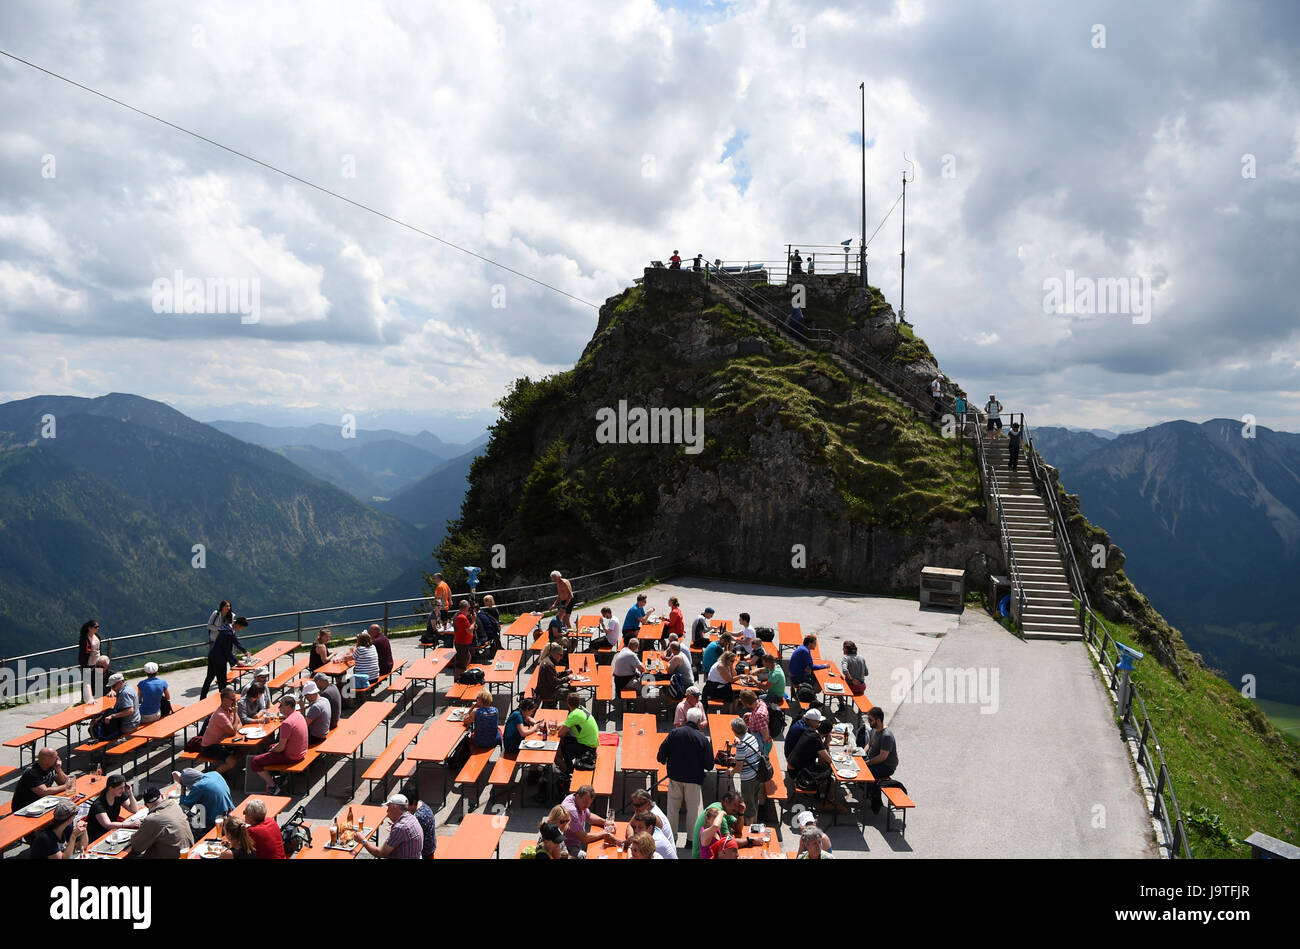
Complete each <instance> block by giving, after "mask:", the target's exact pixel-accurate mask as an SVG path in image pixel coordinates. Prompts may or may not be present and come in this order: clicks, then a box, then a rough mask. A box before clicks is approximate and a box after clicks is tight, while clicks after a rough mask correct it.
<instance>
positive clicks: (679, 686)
mask: <svg viewBox="0 0 1300 949" xmlns="http://www.w3.org/2000/svg"><path fill="white" fill-rule="evenodd" d="M693 682H694V680H693V679H692V680H691V681H690V682H688V681H686V674H685V673H684V672H674V673H673V677H672V678H671V679H669V680H668V694H669V695H671V696H672V697H673V698H674V699H676V700H677V701H679V702H680V701H681V700H682V699H684V698H686V690H687V689H689V688H690V687H691V685H692V684H693Z"/></svg>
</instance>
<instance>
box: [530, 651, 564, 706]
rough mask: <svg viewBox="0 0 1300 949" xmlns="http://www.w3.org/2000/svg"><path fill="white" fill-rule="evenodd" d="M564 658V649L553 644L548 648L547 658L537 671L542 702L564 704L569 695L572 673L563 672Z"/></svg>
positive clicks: (539, 695) (538, 691) (539, 698)
mask: <svg viewBox="0 0 1300 949" xmlns="http://www.w3.org/2000/svg"><path fill="white" fill-rule="evenodd" d="M563 657H564V647H563V646H562V645H560V644H559V643H551V644H550V645H549V646H548V647H547V648H546V655H545V658H543V659H542V662H541V665H540V666H538V669H537V698H538V700H539V701H541V702H562V701H564V699H565V697H566V696H567V695H568V694H569V676H570V675H572V673H571V672H570V671H569V670H568V669H565V670H563V671H561V669H560V664H561V660H562V659H563Z"/></svg>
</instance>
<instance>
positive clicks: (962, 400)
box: [952, 395, 966, 435]
mask: <svg viewBox="0 0 1300 949" xmlns="http://www.w3.org/2000/svg"><path fill="white" fill-rule="evenodd" d="M952 410H953V412H954V413H955V414H956V416H957V425H958V429H957V430H958V431H959V432H960V433H961V434H962V435H965V434H966V397H965V396H964V395H958V396H957V398H955V399H953V402H952Z"/></svg>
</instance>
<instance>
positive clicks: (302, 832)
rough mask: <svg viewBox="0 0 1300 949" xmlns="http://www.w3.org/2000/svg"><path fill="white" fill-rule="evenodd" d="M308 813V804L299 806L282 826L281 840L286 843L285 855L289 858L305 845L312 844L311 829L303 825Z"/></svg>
mask: <svg viewBox="0 0 1300 949" xmlns="http://www.w3.org/2000/svg"><path fill="white" fill-rule="evenodd" d="M306 814H307V808H306V806H305V805H304V806H302V807H299V808H298V810H297V811H296V812H295V813H294V815H293V816H292V817H290V818H289V820H288V821H286V822H285V825H284V826H283V827H281V828H280V840H281V841H283V843H284V855H285V857H286V859H287V858H290V857H292V856H293V855H294V854H296V853H297V852H298V851H299V850H301V849H302V848H303V847H310V846H311V831H309V830H308V829H307V828H306V827H305V826H303V818H304V817H305V816H306Z"/></svg>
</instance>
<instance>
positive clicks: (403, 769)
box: [393, 758, 420, 781]
mask: <svg viewBox="0 0 1300 949" xmlns="http://www.w3.org/2000/svg"><path fill="white" fill-rule="evenodd" d="M418 767H420V762H418V761H416V760H415V759H414V758H403V759H402V760H401V763H400V764H398V766H397V767H396V768H394V769H393V777H395V778H401V779H402V780H403V781H405V780H406V779H407V778H409V777H410V776H411V775H413V774H415V769H416V768H418Z"/></svg>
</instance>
